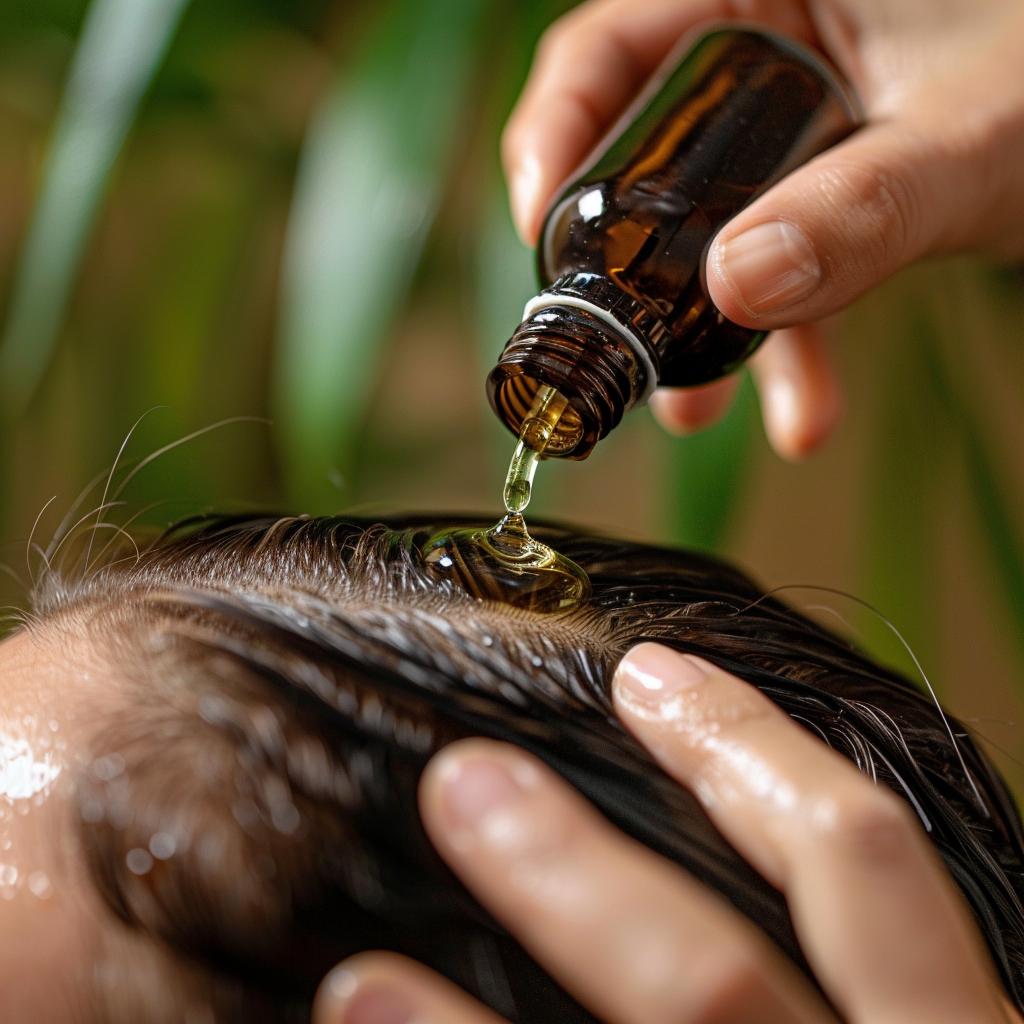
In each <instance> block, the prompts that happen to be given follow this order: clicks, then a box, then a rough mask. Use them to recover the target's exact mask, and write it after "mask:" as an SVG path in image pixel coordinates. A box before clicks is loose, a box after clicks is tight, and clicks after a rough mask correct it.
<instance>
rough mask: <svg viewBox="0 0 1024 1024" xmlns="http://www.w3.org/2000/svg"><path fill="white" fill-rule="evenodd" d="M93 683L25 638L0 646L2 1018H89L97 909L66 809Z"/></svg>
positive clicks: (72, 1021)
mask: <svg viewBox="0 0 1024 1024" xmlns="http://www.w3.org/2000/svg"><path fill="white" fill-rule="evenodd" d="M96 678H97V673H96V671H95V670H93V669H91V668H90V667H88V666H84V665H75V664H72V663H71V662H69V661H68V659H67V658H66V657H65V656H64V655H63V653H62V652H60V651H59V650H56V649H54V645H50V644H45V643H39V642H37V640H36V639H35V638H34V637H32V636H30V635H28V634H25V633H22V634H18V635H16V636H14V637H12V638H11V639H8V640H5V641H4V642H3V643H0V679H2V680H3V686H2V688H0V751H6V754H4V753H2V752H0V790H2V795H0V813H2V817H0V847H3V853H0V861H3V862H4V865H5V866H6V867H7V868H8V874H7V877H8V878H9V879H10V878H14V882H13V885H11V886H9V887H8V889H7V891H6V892H3V891H2V890H0V896H2V897H3V898H2V899H0V950H2V951H3V953H2V955H0V1020H5V1021H7V1020H10V1021H26V1022H28V1021H42V1020H60V1021H67V1022H69V1024H76V1022H78V1021H85V1020H86V1019H87V1017H86V1013H85V999H84V998H83V993H84V992H86V991H87V988H88V985H89V984H90V980H91V976H92V971H93V967H94V966H95V962H96V961H95V957H94V954H93V950H94V949H95V948H96V942H97V939H98V937H99V928H98V927H97V925H96V921H97V920H98V919H99V905H98V901H97V899H96V898H95V896H94V895H93V892H92V890H91V888H90V887H89V886H87V885H85V884H84V879H83V877H82V874H81V871H82V867H81V862H80V855H79V852H78V850H77V848H76V847H75V846H74V844H73V843H72V842H71V839H70V828H69V820H68V817H67V812H68V797H69V789H70V779H69V777H70V775H71V773H72V769H73V767H74V754H73V751H74V750H75V749H76V747H77V745H78V739H79V736H80V729H81V722H82V719H83V716H84V715H85V713H86V708H87V705H86V701H87V700H88V697H87V694H88V691H89V689H90V683H91V682H92V681H94V680H95V679H96ZM12 755H13V756H12ZM30 764H32V765H34V766H35V771H34V776H35V781H33V782H27V781H26V771H27V770H28V768H29V765H30ZM43 780H46V781H45V782H44V781H43ZM29 793H31V795H28V794H29ZM10 869H13V871H14V872H17V875H16V878H15V877H14V876H13V873H12V872H11V870H10Z"/></svg>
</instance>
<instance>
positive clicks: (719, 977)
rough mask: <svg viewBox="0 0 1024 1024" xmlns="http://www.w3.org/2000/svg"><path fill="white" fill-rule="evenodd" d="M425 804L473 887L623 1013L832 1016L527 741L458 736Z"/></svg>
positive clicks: (735, 922) (650, 1021)
mask: <svg viewBox="0 0 1024 1024" xmlns="http://www.w3.org/2000/svg"><path fill="white" fill-rule="evenodd" d="M420 810H421V813H422V815H423V820H424V823H425V825H426V827H427V832H428V834H429V835H430V837H431V840H432V841H433V843H434V845H435V846H436V848H437V849H438V851H439V852H440V854H441V855H442V857H444V859H445V860H446V861H447V862H448V864H449V865H450V866H451V867H452V868H453V870H455V871H456V872H457V873H458V875H459V877H460V878H461V879H462V881H463V882H464V883H465V884H466V885H467V886H468V887H469V889H470V890H471V891H472V892H473V893H474V894H475V895H476V896H477V898H478V899H479V900H480V901H481V902H482V903H483V904H484V905H485V906H486V907H487V908H488V909H489V910H490V911H491V912H492V913H493V914H494V915H495V916H496V917H497V918H498V920H500V921H501V922H502V923H503V924H504V925H505V926H506V927H507V928H508V929H509V930H510V931H511V932H512V934H514V935H515V936H516V938H517V939H518V940H519V941H520V942H521V943H522V945H523V946H524V947H525V948H526V949H527V950H528V951H529V952H530V953H531V954H532V955H533V956H534V957H535V958H536V959H537V960H538V962H540V963H541V964H542V965H543V966H544V967H545V968H546V969H547V970H548V971H549V972H550V973H551V974H552V975H553V976H554V977H555V978H556V979H557V980H559V981H560V982H561V984H562V985H564V986H565V987H566V988H567V989H568V990H569V991H570V992H572V993H573V994H574V995H575V996H576V998H577V999H579V1000H580V1001H581V1002H582V1003H584V1004H585V1005H587V1006H588V1007H589V1008H590V1009H591V1010H592V1011H593V1012H594V1013H595V1014H597V1015H598V1016H599V1017H601V1018H602V1019H603V1020H607V1021H609V1022H610V1024H641V1022H642V1024H696V1022H698V1021H699V1022H709V1021H712V1020H714V1021H720V1022H722V1024H746V1022H750V1024H754V1022H758V1024H769V1022H779V1024H781V1022H783V1021H785V1022H787V1024H796V1022H808V1024H810V1022H811V1021H824V1020H828V1019H831V1018H830V1017H829V1016H828V1014H827V1012H826V1011H825V1010H824V1009H823V1007H822V1005H821V1003H820V1002H819V1000H818V998H817V996H815V995H814V994H813V993H812V992H811V991H810V989H809V987H808V986H807V985H806V983H805V982H804V981H803V980H802V979H801V978H799V977H798V976H797V975H796V972H795V970H794V969H793V968H792V967H790V966H789V964H788V963H786V962H783V960H782V958H781V956H780V954H778V953H777V952H776V951H775V949H774V948H773V947H771V946H770V944H769V943H768V942H767V940H766V939H765V938H764V937H763V936H762V935H761V934H760V933H759V932H757V931H756V930H755V929H754V928H753V927H752V926H751V925H750V924H749V923H748V922H747V921H746V920H745V919H743V918H741V917H740V916H739V915H738V914H737V913H736V912H735V911H734V910H732V908H730V907H728V906H726V905H725V904H724V903H723V902H721V901H720V900H719V899H717V898H716V897H715V896H713V895H712V894H711V893H709V892H708V891H707V890H705V889H704V888H703V887H701V886H700V885H699V884H698V883H697V882H695V881H694V880H693V879H692V878H690V877H689V876H688V875H686V874H685V873H684V872H682V871H681V870H679V869H678V868H676V867H675V866H674V865H672V864H670V863H669V862H667V861H665V860H664V859H662V858H661V857H658V856H657V855H656V854H654V853H652V852H651V851H650V850H648V849H647V848H646V847H643V846H640V845H638V844H636V843H634V842H633V841H632V840H630V839H628V838H627V837H625V836H624V835H622V834H621V833H620V832H618V831H617V830H615V829H614V828H612V826H611V825H609V824H608V822H607V821H605V820H604V819H603V818H602V817H601V816H600V815H598V814H597V813H596V812H595V811H594V810H593V808H591V807H590V805H589V804H587V803H586V801H584V800H583V799H582V798H581V797H580V796H579V794H577V793H576V792H575V791H574V790H573V789H572V788H571V787H570V786H569V785H568V784H567V783H566V782H564V781H563V780H562V779H561V778H559V777H558V776H557V775H555V774H554V773H553V772H551V771H550V770H549V769H548V768H547V767H546V766H544V765H543V764H542V763H541V762H539V761H538V760H537V759H536V758H534V757H532V756H530V755H528V754H526V753H524V752H523V751H521V750H519V749H518V748H516V747H511V746H508V745H506V744H500V743H495V742H493V741H489V740H467V741H462V742H459V743H455V744H452V745H451V746H449V747H447V748H445V750H444V751H442V752H441V753H440V754H439V755H437V757H435V758H434V760H433V761H432V762H431V764H430V765H429V766H428V768H427V771H426V773H425V774H424V777H423V781H422V783H421V789H420Z"/></svg>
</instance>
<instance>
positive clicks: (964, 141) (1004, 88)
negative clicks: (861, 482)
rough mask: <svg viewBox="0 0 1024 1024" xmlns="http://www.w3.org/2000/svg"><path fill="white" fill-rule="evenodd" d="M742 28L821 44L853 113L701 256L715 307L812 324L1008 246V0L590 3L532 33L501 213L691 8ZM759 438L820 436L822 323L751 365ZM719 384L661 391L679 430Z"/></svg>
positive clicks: (764, 324)
mask: <svg viewBox="0 0 1024 1024" xmlns="http://www.w3.org/2000/svg"><path fill="white" fill-rule="evenodd" d="M728 18H742V19H743V20H745V21H756V22H759V23H762V24H764V25H766V26H768V27H770V28H773V29H775V30H777V31H780V32H782V33H785V34H788V35H790V36H793V37H796V38H799V39H802V40H804V41H805V42H807V43H810V44H811V45H814V46H817V47H818V48H820V49H821V50H823V51H824V52H825V53H826V54H827V55H828V56H830V57H831V58H832V60H833V61H834V62H835V63H836V64H837V65H838V66H839V68H840V69H841V70H842V71H843V72H844V73H845V74H846V76H847V77H848V78H849V79H850V81H851V82H852V83H853V84H854V86H855V88H856V89H857V91H858V93H859V94H860V97H861V99H862V101H863V103H864V106H865V108H866V112H867V125H866V127H865V128H864V129H862V130H861V131H859V132H857V133H856V134H855V135H854V136H852V137H851V138H849V139H848V140H846V141H845V142H843V143H842V144H840V145H839V146H837V147H835V148H834V149H832V150H831V151H829V152H827V153H825V154H822V155H821V156H819V157H817V158H816V159H815V160H813V161H812V162H811V163H810V164H808V165H807V166H805V167H803V168H801V169H800V170H798V171H796V172H795V173H793V174H791V175H790V176H789V177H787V178H786V179H784V180H783V181H782V182H781V183H779V184H778V185H776V186H775V187H774V188H772V189H770V190H769V191H768V192H767V193H766V194H765V195H764V196H762V197H761V198H760V199H758V200H757V201H756V202H754V203H753V204H751V206H750V207H749V208H748V209H746V210H744V211H743V212H742V213H740V214H738V215H737V216H736V217H735V218H734V219H733V220H732V221H731V222H730V223H729V224H728V225H727V226H726V227H725V228H724V229H723V230H722V231H721V233H720V234H719V236H718V238H717V240H716V241H715V243H714V244H713V246H712V248H711V250H710V253H709V257H708V265H707V280H708V287H709V290H710V292H711V297H712V299H714V301H715V303H716V304H717V305H718V307H719V309H721V310H722V312H723V313H724V314H725V315H726V316H727V317H729V319H731V320H734V321H736V322H737V323H739V324H743V325H745V326H748V327H760V328H762V329H776V328H790V327H793V326H794V325H812V324H813V323H814V322H815V321H818V320H821V319H822V318H823V317H826V316H828V315H830V314H832V313H836V312H837V311H839V310H841V309H843V308H844V307H845V306H847V305H848V304H849V303H850V302H852V301H853V300H854V299H856V298H857V297H858V296H860V295H862V294H863V293H864V292H866V291H867V290H868V289H870V288H871V287H873V286H874V285H876V284H878V283H879V282H881V281H883V280H884V279H885V278H887V277H888V276H889V275H890V274H892V273H893V272H894V271H896V270H898V269H899V268H900V267H903V266H905V265H906V264H908V263H911V262H913V261H915V260H917V259H920V258H921V257H923V256H927V255H930V254H935V253H950V252H955V251H958V250H983V251H987V252H991V253H995V254H997V255H1001V256H1006V257H1012V258H1017V257H1020V256H1021V255H1022V254H1024V73H1022V69H1024V4H1021V3H1020V0H590V2H589V3H585V4H582V5H581V6H580V7H577V8H576V9H574V10H573V11H571V12H570V13H569V14H567V15H566V16H565V17H563V18H561V19H560V20H559V21H557V22H555V23H554V24H553V25H552V26H551V28H550V29H548V31H547V33H546V34H545V35H544V37H543V39H542V40H541V44H540V46H539V48H538V51H537V56H536V60H535V62H534V65H533V69H532V71H531V73H530V78H529V81H528V82H527V85H526V88H525V90H524V91H523V95H522V97H521V98H520V100H519V104H518V106H517V107H516V109H515V111H514V112H513V114H512V117H511V119H510V121H509V123H508V127H507V128H506V130H505V136H504V140H503V156H504V163H505V169H506V175H507V178H508V183H509V189H510V193H511V199H512V210H513V215H514V218H515V222H516V225H517V227H518V229H519V232H520V234H521V235H522V237H523V239H524V240H525V241H526V242H527V243H528V244H530V245H533V244H535V242H536V239H537V233H538V231H539V228H540V222H541V219H542V216H543V212H544V208H545V206H546V204H547V202H548V200H549V199H550V198H551V197H552V195H553V194H554V192H555V190H556V189H557V188H558V186H559V185H560V184H561V183H562V181H563V180H564V179H566V178H567V177H568V176H569V175H570V173H571V172H572V171H573V169H574V168H575V167H576V166H577V165H578V164H579V163H580V162H581V161H582V160H583V158H584V157H585V156H586V154H587V152H588V151H589V150H590V148H591V147H592V146H593V145H594V144H595V142H596V141H597V140H598V138H599V137H600V136H601V134H602V133H603V132H604V131H605V130H606V129H607V128H608V127H609V126H610V125H611V124H612V122H613V121H614V120H615V118H616V116H617V115H618V114H619V113H621V111H622V110H623V109H624V108H625V106H626V105H627V104H628V102H629V100H630V99H631V97H632V96H633V95H634V94H635V93H636V91H637V90H638V88H639V87H640V86H641V85H642V84H643V82H644V80H645V79H646V78H647V76H648V75H649V74H650V73H651V71H652V70H653V69H654V68H655V67H656V66H657V64H658V63H659V61H660V60H661V59H662V58H663V57H664V56H665V55H666V54H667V53H668V51H669V50H670V49H671V47H672V46H673V44H674V43H675V42H676V41H677V39H678V38H679V37H680V35H682V33H684V32H685V31H687V30H688V29H690V28H691V27H692V26H694V25H696V24H697V23H699V22H701V21H704V20H707V19H728ZM751 368H752V370H753V373H754V376H755V379H756V381H757V384H758V387H759V390H760V393H761V403H762V408H763V411H764V419H765V428H766V431H767V434H768V437H769V440H770V441H771V442H772V444H773V446H774V447H775V449H776V450H777V451H778V452H779V453H780V454H781V455H783V456H785V457H788V458H799V457H801V456H802V455H805V454H807V453H808V452H810V451H811V450H812V449H814V448H815V447H816V446H817V445H818V444H819V443H820V442H821V441H822V440H823V439H824V438H825V437H826V436H827V435H828V434H829V432H830V431H831V429H832V428H833V426H834V425H835V423H836V421H837V420H838V417H839V413H840V405H841V402H840V392H839V388H838V385H837V383H836V380H835V377H834V375H833V373H832V372H831V370H830V368H829V363H828V359H827V357H826V354H825V351H824V348H823V342H822V337H821V334H820V332H819V331H818V330H817V329H816V328H815V327H813V326H801V327H800V328H799V329H798V330H790V331H779V332H778V333H776V334H774V335H773V336H772V337H771V338H770V339H769V341H768V342H767V343H766V344H765V345H763V346H762V347H761V349H760V351H759V352H758V353H757V354H756V355H755V356H754V358H753V359H752V361H751ZM734 391H735V381H729V380H726V381H721V382H716V383H714V384H709V385H706V386H705V387H703V388H695V389H678V390H675V391H668V390H663V391H661V392H659V393H657V394H655V396H654V399H653V401H652V408H653V410H654V414H655V416H657V418H658V419H659V420H660V421H661V423H662V424H663V425H664V426H666V427H667V428H668V429H670V430H673V431H676V432H686V431H689V430H693V429H696V428H698V427H700V426H703V425H706V424H707V423H709V422H711V421H712V420H714V419H715V418H716V417H717V416H719V415H721V414H722V413H723V412H724V411H725V409H726V408H727V406H728V404H729V402H730V400H731V397H732V394H733V392H734Z"/></svg>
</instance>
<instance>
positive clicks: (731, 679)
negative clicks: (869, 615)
mask: <svg viewBox="0 0 1024 1024" xmlns="http://www.w3.org/2000/svg"><path fill="white" fill-rule="evenodd" d="M614 696H615V705H616V710H617V711H618V713H619V716H620V718H621V719H622V721H623V723H624V724H625V725H626V727H627V728H628V729H629V730H630V731H631V732H632V733H633V734H634V735H635V736H636V737H637V738H638V739H639V740H640V741H641V742H642V743H643V744H644V745H645V746H646V747H647V748H648V749H649V750H650V752H651V753H652V754H653V755H654V757H655V758H656V759H657V761H658V763H659V764H660V765H661V766H662V767H663V768H664V769H665V771H667V772H668V773H669V774H670V775H672V776H673V777H675V778H676V779H677V780H678V781H679V782H681V783H682V784H683V785H685V786H687V788H689V789H691V790H692V791H693V793H694V795H695V796H696V797H697V798H698V799H699V800H700V801H701V803H702V804H703V806H704V809H705V810H706V811H707V813H708V815H709V816H710V817H711V819H712V820H713V821H714V823H715V824H716V825H717V826H718V828H719V829H720V831H721V832H722V833H723V835H725V836H726V838H727V839H728V840H729V841H730V842H731V843H732V844H733V846H735V847H736V849H737V850H738V851H739V852H740V853H742V854H743V856H744V857H746V859H747V860H748V861H750V863H751V864H752V865H753V866H754V867H755V868H756V869H757V870H758V871H760V873H761V874H762V875H764V877H765V878H767V879H768V881H770V882H772V884H774V885H777V886H778V887H779V888H780V889H782V890H783V892H784V893H785V894H786V898H787V901H788V903H789V908H790V913H791V915H792V917H793V923H794V926H795V928H796V931H797V935H798V936H799V938H800V942H801V945H802V947H803V949H804V952H805V953H806V955H807V959H808V961H809V962H810V964H811V966H812V968H813V969H814V973H815V975H816V976H817V977H818V979H819V980H820V981H821V983H822V985H823V986H824V988H825V990H826V992H828V994H829V995H830V996H831V997H832V1000H833V1002H834V1003H835V1005H836V1006H837V1007H838V1008H839V1009H840V1010H841V1011H842V1013H843V1015H844V1017H845V1018H846V1019H848V1020H852V1021H883V1020H886V1021H891V1020H927V1021H930V1022H933V1024H935V1022H940V1021H949V1022H953V1021H966V1020H972V1021H1000V1020H1005V1019H1006V1018H1005V1017H1004V1016H1003V1014H1002V1008H1001V1007H1000V1005H999V996H998V991H999V990H998V987H997V984H996V983H995V981H994V972H993V971H992V969H991V967H990V965H989V964H988V963H987V960H986V957H985V954H984V951H983V946H982V943H981V938H980V936H979V934H978V932H977V929H976V927H975V926H974V923H973V922H972V921H971V920H970V918H969V916H968V913H967V911H966V908H965V905H964V902H963V900H962V898H961V897H960V896H959V894H958V893H957V891H956V890H955V888H954V886H953V883H952V880H951V879H950V878H949V876H948V874H947V873H946V871H945V870H944V868H943V866H942V863H941V861H940V860H939V858H938V856H937V854H936V853H935V851H934V849H933V848H932V847H931V845H930V844H929V843H928V841H927V840H926V838H925V836H924V832H923V830H922V829H921V828H920V826H919V825H918V823H917V821H916V820H915V819H914V818H913V816H912V814H911V812H910V811H909V809H908V807H907V805H906V804H904V802H903V801H901V800H899V799H898V798H897V797H896V796H895V795H894V794H893V793H891V792H890V791H889V790H888V789H886V788H885V787H883V786H880V785H876V784H874V783H872V782H871V781H870V780H869V779H868V778H867V777H866V776H865V775H863V774H862V773H861V772H859V771H857V769H856V768H855V767H854V766H853V765H852V764H851V763H850V762H849V761H848V760H847V759H846V758H844V757H842V756H841V755H839V754H838V753H836V752H835V751H833V750H831V749H830V748H829V747H827V746H826V745H825V744H824V743H822V742H820V741H819V740H817V739H816V738H815V737H814V736H812V735H811V733H810V732H808V731H807V730H805V729H802V728H800V727H799V726H797V725H796V724H795V723H794V722H793V721H792V720H791V719H790V718H789V717H788V716H787V715H786V714H785V713H784V712H783V711H782V710H781V709H780V708H778V707H776V705H774V704H773V703H772V702H771V701H770V700H768V698H767V697H765V696H764V695H763V694H762V693H760V692H759V691H758V690H757V689H755V688H754V687H753V686H750V685H748V684H747V683H744V682H743V681H742V680H740V679H737V678H736V677H735V676H732V675H730V674H729V673H727V672H725V671H723V670H722V669H719V668H717V667H716V666H714V665H712V664H710V663H709V662H707V661H704V660H703V659H701V658H696V657H693V656H691V655H683V654H678V653H676V652H675V651H672V650H670V649H668V648H666V647H660V646H658V645H656V644H641V645H640V646H638V647H635V648H634V649H633V650H632V651H630V653H629V654H628V655H627V656H626V658H625V659H624V660H623V662H622V665H621V666H620V669H619V671H618V673H617V675H616V681H615V687H614Z"/></svg>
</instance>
